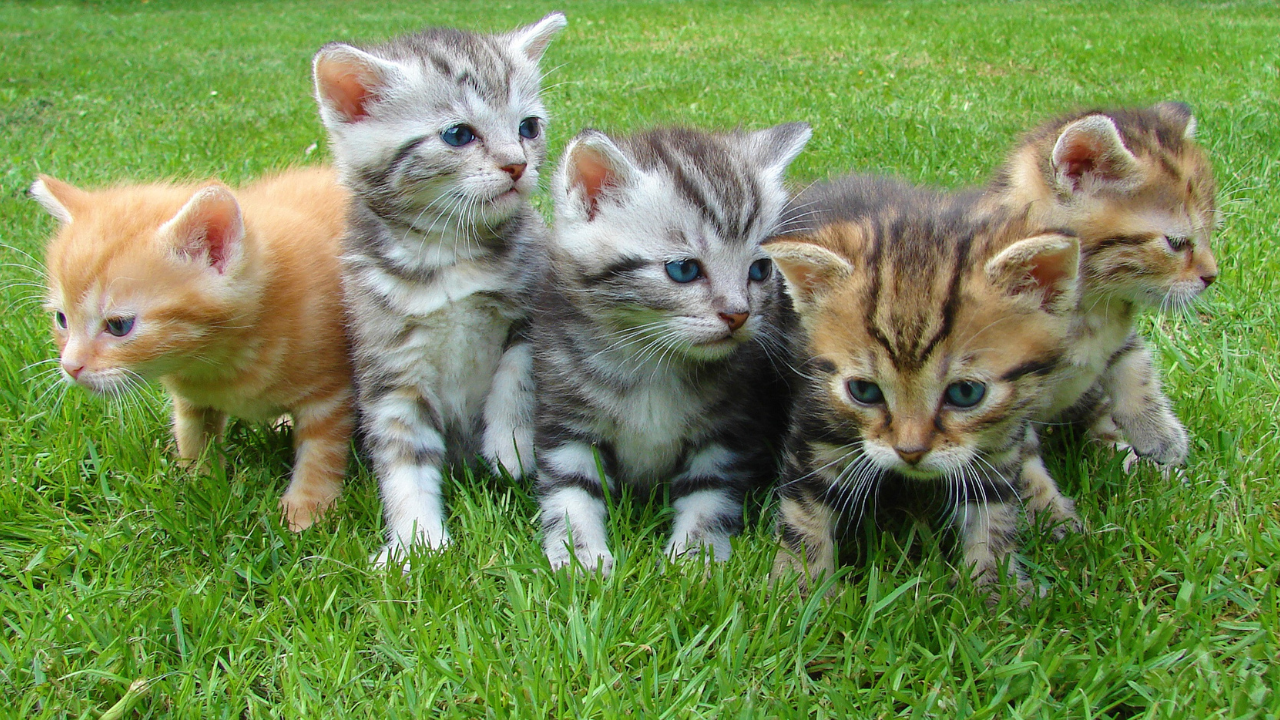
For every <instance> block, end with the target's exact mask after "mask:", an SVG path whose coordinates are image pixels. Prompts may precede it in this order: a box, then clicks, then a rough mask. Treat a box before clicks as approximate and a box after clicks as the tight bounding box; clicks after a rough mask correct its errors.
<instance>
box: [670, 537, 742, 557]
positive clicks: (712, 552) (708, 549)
mask: <svg viewBox="0 0 1280 720" xmlns="http://www.w3.org/2000/svg"><path fill="white" fill-rule="evenodd" d="M704 551H705V552H704ZM732 553H733V545H732V543H731V542H730V541H729V534H728V533H706V534H704V535H701V536H692V535H685V536H683V537H679V538H672V539H671V541H670V542H668V543H667V550H666V555H667V558H669V559H671V560H685V559H689V560H692V559H697V558H700V557H706V558H709V559H711V560H714V561H716V562H724V561H726V560H728V559H729V556H730V555H731V554H732Z"/></svg>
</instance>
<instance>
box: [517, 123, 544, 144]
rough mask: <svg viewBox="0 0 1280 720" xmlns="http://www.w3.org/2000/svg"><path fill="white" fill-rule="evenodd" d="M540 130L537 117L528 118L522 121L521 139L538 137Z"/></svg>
mask: <svg viewBox="0 0 1280 720" xmlns="http://www.w3.org/2000/svg"><path fill="white" fill-rule="evenodd" d="M540 129H541V128H540V123H539V122H538V118H536V117H527V118H525V119H523V120H521V121H520V137H522V138H524V139H526V140H532V139H534V138H536V137H538V131H539V130H540Z"/></svg>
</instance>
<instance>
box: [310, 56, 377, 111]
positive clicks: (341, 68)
mask: <svg viewBox="0 0 1280 720" xmlns="http://www.w3.org/2000/svg"><path fill="white" fill-rule="evenodd" d="M316 74H317V75H318V76H319V78H320V87H321V88H322V89H323V91H324V94H325V97H327V98H328V99H329V102H331V103H333V104H334V106H335V107H336V109H337V110H338V112H339V113H341V114H342V116H343V117H344V118H346V119H347V121H348V122H355V121H357V120H361V119H363V118H366V117H368V116H369V113H368V111H367V109H366V108H367V106H368V104H369V99H370V98H372V97H373V93H372V92H371V91H370V90H369V87H368V85H367V84H366V79H365V78H362V77H361V76H360V72H359V70H358V69H356V68H353V67H351V66H350V65H348V64H345V63H340V62H332V61H330V62H321V63H319V64H318V65H317V67H316Z"/></svg>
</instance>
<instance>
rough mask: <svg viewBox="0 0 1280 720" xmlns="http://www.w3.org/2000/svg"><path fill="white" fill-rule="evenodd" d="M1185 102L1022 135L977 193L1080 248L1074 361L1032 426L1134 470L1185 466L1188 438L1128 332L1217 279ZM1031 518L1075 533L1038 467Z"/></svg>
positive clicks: (1034, 463)
mask: <svg viewBox="0 0 1280 720" xmlns="http://www.w3.org/2000/svg"><path fill="white" fill-rule="evenodd" d="M1195 128H1196V122H1195V118H1194V117H1192V114H1191V111H1190V109H1189V108H1188V107H1187V106H1186V105H1183V104H1182V103H1174V102H1164V103H1158V104H1156V105H1153V106H1151V107H1145V108H1136V109H1121V110H1106V111H1090V112H1085V113H1077V114H1075V115H1072V116H1069V117H1065V118H1061V119H1059V120H1056V121H1053V122H1050V123H1046V124H1045V125H1043V126H1041V127H1039V128H1037V129H1036V130H1033V131H1032V132H1031V133H1030V134H1028V135H1027V136H1026V137H1025V138H1024V139H1023V141H1022V142H1021V143H1020V144H1019V145H1018V147H1017V148H1016V149H1015V150H1014V152H1013V153H1012V155H1011V157H1010V159H1009V161H1008V162H1007V163H1006V164H1005V166H1004V168H1003V169H1002V170H1001V171H1000V172H999V173H998V174H997V176H996V178H995V180H994V181H993V182H992V183H991V185H990V186H989V187H988V188H987V189H986V194H987V202H988V204H989V205H996V206H1002V207H1006V208H1018V209H1026V210H1027V211H1028V212H1029V213H1030V216H1031V219H1032V220H1033V221H1034V222H1039V223H1041V224H1045V225H1050V226H1054V227H1064V228H1069V229H1070V230H1071V231H1072V232H1074V233H1075V234H1076V235H1077V236H1078V237H1079V239H1080V250H1081V286H1082V298H1081V303H1080V307H1079V309H1078V311H1077V313H1076V315H1075V318H1074V321H1073V327H1072V331H1071V351H1070V353H1069V354H1068V356H1067V357H1066V358H1065V362H1064V363H1063V364H1062V367H1061V368H1060V369H1059V370H1058V371H1057V372H1055V374H1054V378H1055V383H1056V389H1055V392H1054V399H1053V402H1052V403H1051V404H1050V405H1049V406H1048V407H1047V408H1045V410H1044V411H1043V412H1042V413H1041V416H1040V418H1039V419H1040V420H1043V421H1046V422H1062V421H1064V420H1068V421H1077V422H1085V423H1089V424H1091V425H1092V431H1093V433H1094V434H1095V435H1096V436H1098V437H1100V438H1101V439H1104V440H1108V441H1111V442H1120V441H1123V443H1126V444H1127V445H1128V446H1129V447H1131V448H1132V452H1133V453H1134V454H1135V455H1136V456H1138V457H1144V458H1150V459H1151V460H1154V461H1156V462H1158V463H1162V464H1166V465H1168V464H1181V463H1182V462H1184V461H1185V460H1186V456H1187V445H1188V443H1187V433H1186V430H1185V429H1184V428H1183V426H1182V423H1181V422H1179V421H1178V418H1177V416H1176V415H1174V413H1173V409H1172V407H1171V405H1170V402H1169V399H1168V398H1167V397H1165V395H1164V393H1163V392H1162V391H1161V389H1160V376H1159V372H1158V371H1157V370H1156V368H1155V366H1154V364H1153V362H1152V358H1151V352H1150V350H1149V349H1148V348H1147V345H1146V343H1145V342H1144V341H1143V339H1142V337H1141V336H1140V335H1138V333H1137V332H1136V331H1135V329H1134V318H1135V317H1136V315H1137V314H1138V312H1139V311H1140V310H1141V309H1142V308H1144V307H1158V308H1160V309H1161V310H1170V309H1173V310H1176V309H1181V308H1185V307H1187V306H1188V305H1189V304H1190V303H1191V302H1192V301H1193V300H1194V299H1195V298H1196V297H1197V296H1198V295H1199V294H1200V293H1201V292H1203V291H1204V290H1205V289H1206V288H1208V287H1209V285H1210V284H1211V283H1213V281H1214V279H1215V278H1217V276H1218V266H1217V263H1216V262H1215V261H1214V257H1213V253H1212V251H1211V250H1210V248H1209V240H1210V237H1211V235H1212V233H1213V229H1214V225H1215V223H1216V206H1215V185H1214V179H1213V171H1212V168H1211V166H1210V164H1209V160H1208V157H1207V156H1206V155H1205V153H1204V151H1203V150H1202V149H1201V148H1200V147H1199V145H1197V144H1196V143H1195V141H1194V136H1195ZM1025 480H1026V482H1027V485H1028V493H1029V498H1028V502H1029V506H1030V507H1031V509H1032V510H1034V511H1039V510H1042V509H1046V510H1048V511H1049V514H1050V516H1051V517H1052V518H1054V519H1058V520H1065V521H1068V522H1070V523H1078V521H1077V520H1075V519H1074V518H1075V516H1074V513H1073V512H1072V505H1073V504H1072V503H1071V501H1070V500H1069V499H1066V498H1064V497H1062V495H1061V494H1060V493H1059V492H1058V490H1057V486H1056V484H1055V483H1054V482H1053V479H1052V478H1051V477H1050V476H1049V475H1048V473H1047V472H1046V471H1045V469H1044V465H1043V463H1041V462H1040V460H1039V457H1038V456H1034V457H1033V458H1032V459H1031V460H1029V463H1028V466H1027V468H1026V472H1025Z"/></svg>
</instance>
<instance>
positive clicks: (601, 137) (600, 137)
mask: <svg viewBox="0 0 1280 720" xmlns="http://www.w3.org/2000/svg"><path fill="white" fill-rule="evenodd" d="M561 167H562V170H561V176H562V177H561V179H560V180H561V184H562V191H561V192H562V193H563V198H564V204H565V205H567V206H568V207H570V208H573V209H576V210H578V211H579V212H581V213H582V214H583V215H584V216H585V218H586V220H588V221H590V220H594V219H595V216H596V213H597V212H598V211H599V208H600V201H601V199H602V198H604V197H607V196H609V195H611V194H613V193H616V192H617V191H618V190H620V189H623V188H626V187H628V186H629V185H631V184H632V183H634V182H635V181H636V180H638V179H639V177H640V169H639V168H637V167H636V166H635V165H633V164H632V163H631V161H630V160H628V159H627V156H626V155H623V154H622V151H621V150H619V149H618V146H617V145H614V144H613V141H612V140H610V139H609V137H608V136H607V135H605V134H604V133H602V132H599V131H597V130H587V131H584V132H582V133H580V134H579V135H578V136H577V137H576V138H574V139H573V140H572V141H571V142H570V143H569V147H568V148H567V149H565V151H564V159H563V160H561Z"/></svg>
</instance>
